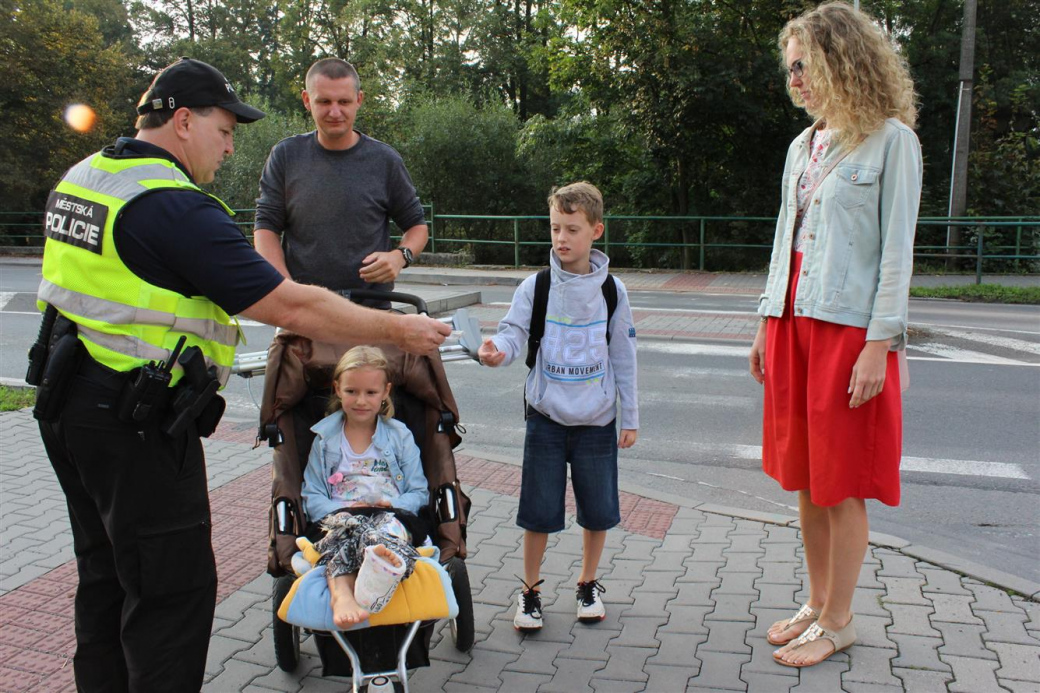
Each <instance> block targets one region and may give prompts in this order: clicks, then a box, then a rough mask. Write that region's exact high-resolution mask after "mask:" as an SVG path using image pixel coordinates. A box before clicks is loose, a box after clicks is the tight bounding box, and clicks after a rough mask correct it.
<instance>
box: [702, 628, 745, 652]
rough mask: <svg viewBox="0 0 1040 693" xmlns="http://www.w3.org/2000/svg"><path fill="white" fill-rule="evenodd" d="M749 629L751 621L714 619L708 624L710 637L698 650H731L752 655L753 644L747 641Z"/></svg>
mask: <svg viewBox="0 0 1040 693" xmlns="http://www.w3.org/2000/svg"><path fill="white" fill-rule="evenodd" d="M749 630H751V624H750V623H741V622H737V621H713V622H711V623H710V624H709V625H708V639H707V640H706V641H705V642H704V644H703V645H701V646H700V647H698V648H697V652H698V653H707V652H729V653H733V654H742V655H743V654H746V655H749V656H750V655H751V646H750V645H748V644H747V642H745V640H746V638H747V632H748V631H749ZM702 659H703V657H702Z"/></svg>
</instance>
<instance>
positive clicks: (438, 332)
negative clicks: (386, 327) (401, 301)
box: [395, 313, 451, 356]
mask: <svg viewBox="0 0 1040 693" xmlns="http://www.w3.org/2000/svg"><path fill="white" fill-rule="evenodd" d="M397 325H398V334H397V340H396V342H395V343H396V344H397V346H399V347H400V348H401V349H402V350H403V351H407V352H408V353H409V354H416V355H418V356H432V355H433V354H434V352H436V351H437V347H439V346H440V345H441V344H443V343H444V340H445V338H447V336H448V335H450V334H451V327H449V326H448V325H446V324H444V323H443V322H441V321H440V320H434V319H433V318H431V317H428V316H425V315H420V314H418V313H413V314H411V315H402V316H401V317H400V318H398V320H397Z"/></svg>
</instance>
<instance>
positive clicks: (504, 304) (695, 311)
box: [482, 301, 758, 320]
mask: <svg viewBox="0 0 1040 693" xmlns="http://www.w3.org/2000/svg"><path fill="white" fill-rule="evenodd" d="M482 305H485V306H495V307H496V308H508V307H509V306H510V305H512V304H511V303H510V302H509V301H492V302H490V303H484V304H482ZM632 310H633V311H637V310H641V311H645V312H648V313H683V314H685V313H689V314H690V315H743V316H745V317H746V318H747V319H748V320H750V319H752V318H757V317H758V313H756V312H755V311H753V310H709V309H706V308H651V307H646V306H636V305H633V306H632Z"/></svg>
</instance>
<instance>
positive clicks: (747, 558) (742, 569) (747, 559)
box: [718, 551, 762, 577]
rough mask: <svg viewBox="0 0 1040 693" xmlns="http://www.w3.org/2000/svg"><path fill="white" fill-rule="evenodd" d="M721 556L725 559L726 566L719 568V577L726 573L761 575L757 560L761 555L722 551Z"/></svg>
mask: <svg viewBox="0 0 1040 693" xmlns="http://www.w3.org/2000/svg"><path fill="white" fill-rule="evenodd" d="M722 555H723V556H724V557H725V559H726V564H725V565H724V566H722V567H721V568H719V572H718V575H719V577H722V576H723V575H724V574H726V573H751V574H754V575H756V576H759V575H761V574H762V570H761V569H760V568H759V567H758V559H759V557H760V556H761V555H762V554H758V553H727V552H725V551H723V552H722Z"/></svg>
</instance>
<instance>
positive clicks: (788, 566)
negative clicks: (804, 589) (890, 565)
mask: <svg viewBox="0 0 1040 693" xmlns="http://www.w3.org/2000/svg"><path fill="white" fill-rule="evenodd" d="M798 566H799V564H797V563H774V562H765V561H759V562H758V567H759V568H760V569H761V570H762V577H760V578H758V580H757V581H756V583H755V584H759V585H761V584H766V583H768V584H772V585H796V586H799V587H800V586H801V584H802V579H801V578H800V577H796V576H795V571H796V570H797V568H798ZM878 589H881V587H880V586H879V587H878Z"/></svg>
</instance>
